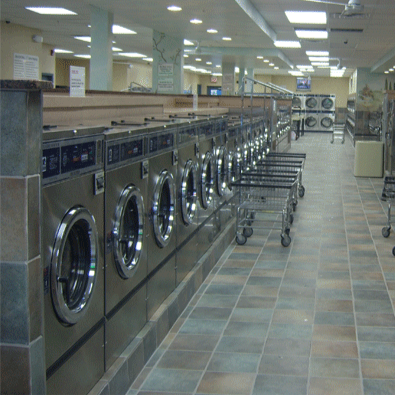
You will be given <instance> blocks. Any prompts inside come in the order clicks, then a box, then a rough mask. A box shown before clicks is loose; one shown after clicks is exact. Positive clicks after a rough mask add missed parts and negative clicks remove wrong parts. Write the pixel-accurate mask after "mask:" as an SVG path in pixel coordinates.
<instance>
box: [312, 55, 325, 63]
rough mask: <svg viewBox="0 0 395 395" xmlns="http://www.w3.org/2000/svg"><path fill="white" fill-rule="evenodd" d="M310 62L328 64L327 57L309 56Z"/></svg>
mask: <svg viewBox="0 0 395 395" xmlns="http://www.w3.org/2000/svg"><path fill="white" fill-rule="evenodd" d="M309 60H310V62H329V57H327V56H310V57H309Z"/></svg>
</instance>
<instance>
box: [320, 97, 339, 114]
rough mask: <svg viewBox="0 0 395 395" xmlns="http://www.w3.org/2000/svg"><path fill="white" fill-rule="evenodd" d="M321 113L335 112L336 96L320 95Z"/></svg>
mask: <svg viewBox="0 0 395 395" xmlns="http://www.w3.org/2000/svg"><path fill="white" fill-rule="evenodd" d="M320 109H321V111H335V110H336V95H321V96H320Z"/></svg>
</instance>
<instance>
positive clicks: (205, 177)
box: [197, 119, 220, 259]
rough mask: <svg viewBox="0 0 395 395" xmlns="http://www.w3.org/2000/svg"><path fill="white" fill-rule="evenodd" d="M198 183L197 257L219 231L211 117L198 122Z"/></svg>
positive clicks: (214, 144) (213, 126)
mask: <svg viewBox="0 0 395 395" xmlns="http://www.w3.org/2000/svg"><path fill="white" fill-rule="evenodd" d="M197 127H198V139H199V142H198V150H199V171H198V177H199V183H198V203H199V204H198V223H199V233H198V259H199V258H200V257H201V256H202V255H203V254H204V253H205V252H206V251H207V249H208V248H209V246H210V245H211V243H212V241H213V240H214V239H215V236H216V235H217V234H218V233H219V231H220V223H219V219H218V218H217V217H216V216H215V215H214V199H215V196H214V194H215V154H214V150H215V146H216V143H215V138H214V128H215V124H214V122H213V120H211V119H203V120H201V121H200V122H198V125H197Z"/></svg>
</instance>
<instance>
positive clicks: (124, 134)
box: [104, 127, 149, 369]
mask: <svg viewBox="0 0 395 395" xmlns="http://www.w3.org/2000/svg"><path fill="white" fill-rule="evenodd" d="M144 132H146V128H145V127H135V128H129V129H122V128H113V129H109V130H107V131H106V132H105V133H104V138H105V141H104V142H105V146H104V148H105V149H104V152H105V177H106V188H105V224H104V226H105V234H104V240H105V315H106V345H105V361H106V369H108V367H109V366H111V365H112V364H113V362H114V361H115V360H116V358H118V357H119V356H120V354H121V353H122V351H123V350H124V349H125V347H126V346H127V345H128V343H130V341H131V340H132V339H133V338H134V337H135V336H136V335H137V333H138V332H139V331H140V330H141V328H142V327H143V326H144V325H145V323H146V321H147V312H146V298H147V289H146V283H145V280H146V277H147V275H148V267H147V264H148V263H147V246H148V237H149V234H148V224H147V211H146V208H147V206H148V196H147V189H148V160H147V159H145V153H146V152H145V151H146V149H145V137H144Z"/></svg>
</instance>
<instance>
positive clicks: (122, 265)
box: [113, 185, 144, 279]
mask: <svg viewBox="0 0 395 395" xmlns="http://www.w3.org/2000/svg"><path fill="white" fill-rule="evenodd" d="M132 199H134V202H135V204H136V211H137V221H138V224H137V226H138V229H137V240H134V241H132V244H133V249H134V251H133V253H132V254H131V256H130V257H129V258H128V257H125V255H124V253H123V251H122V249H123V247H124V243H129V242H131V240H128V239H127V237H128V236H127V235H124V234H122V233H123V231H124V227H125V222H126V220H125V216H126V214H127V210H128V205H129V202H130V201H131V200H132ZM143 242H144V199H143V196H142V195H141V192H140V190H139V189H138V188H137V187H135V186H133V185H130V186H128V187H126V188H125V189H124V190H123V192H122V194H121V197H120V199H119V203H118V206H117V208H116V211H115V219H114V227H113V243H114V260H115V264H116V267H117V270H118V273H119V275H120V276H121V277H123V278H125V279H127V278H131V277H132V276H133V275H134V273H135V270H134V269H135V268H136V267H137V266H138V264H139V263H140V258H141V254H142V250H143Z"/></svg>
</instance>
